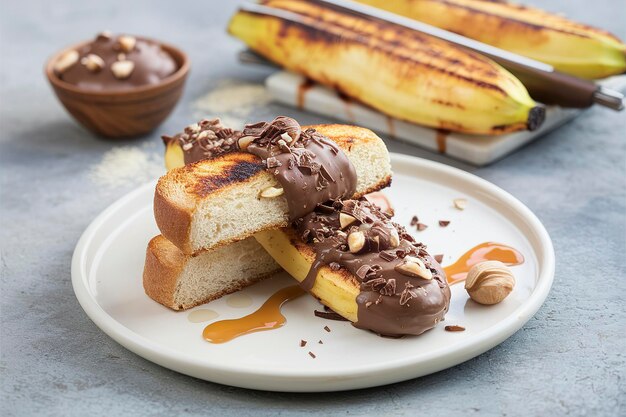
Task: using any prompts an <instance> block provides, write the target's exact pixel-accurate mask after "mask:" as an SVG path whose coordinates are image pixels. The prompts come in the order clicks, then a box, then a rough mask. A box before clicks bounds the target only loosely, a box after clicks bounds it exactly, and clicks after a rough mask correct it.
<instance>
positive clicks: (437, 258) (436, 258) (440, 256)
mask: <svg viewBox="0 0 626 417" xmlns="http://www.w3.org/2000/svg"><path fill="white" fill-rule="evenodd" d="M433 258H434V259H435V261H437V263H438V264H440V263H441V262H442V261H443V254H439V255H435V256H433Z"/></svg>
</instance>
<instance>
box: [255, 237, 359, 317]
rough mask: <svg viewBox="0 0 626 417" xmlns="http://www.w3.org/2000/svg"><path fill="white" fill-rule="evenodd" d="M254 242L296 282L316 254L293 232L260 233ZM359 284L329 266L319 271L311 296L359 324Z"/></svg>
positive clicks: (345, 273)
mask: <svg viewBox="0 0 626 417" xmlns="http://www.w3.org/2000/svg"><path fill="white" fill-rule="evenodd" d="M254 238H255V239H256V240H257V242H259V243H260V244H261V246H263V248H264V249H265V250H266V251H267V252H268V253H269V254H270V255H271V256H272V258H274V259H275V260H276V262H277V263H278V264H279V265H280V266H281V267H283V269H284V270H285V271H287V272H288V273H289V274H290V275H291V276H292V277H294V278H295V279H296V280H297V281H299V282H302V281H303V280H304V278H305V277H306V275H307V273H308V272H309V269H310V268H311V265H312V264H313V261H314V260H315V253H314V252H313V250H312V249H311V248H309V247H307V245H305V244H304V243H302V242H301V241H300V239H299V238H298V237H297V236H296V235H295V233H293V231H292V230H291V229H275V230H265V231H262V232H258V233H256V234H255V235H254ZM359 292H360V284H359V283H358V282H357V281H356V279H354V277H352V276H351V274H349V273H348V272H346V271H345V270H340V271H332V270H331V269H330V268H329V267H328V266H323V267H321V268H320V270H319V273H318V275H317V278H316V280H315V284H314V285H313V288H312V289H311V291H310V293H311V294H313V295H314V296H315V297H316V298H318V299H319V300H320V302H321V303H322V304H324V305H325V306H328V307H330V308H332V309H333V311H335V312H336V313H337V314H339V315H341V316H343V317H344V318H346V319H348V320H350V321H351V322H353V323H354V322H356V321H357V310H358V306H357V303H356V297H357V296H358V295H359Z"/></svg>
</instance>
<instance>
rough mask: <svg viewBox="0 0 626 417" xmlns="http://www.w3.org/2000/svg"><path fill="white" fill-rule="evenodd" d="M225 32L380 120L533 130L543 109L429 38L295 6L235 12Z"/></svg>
mask: <svg viewBox="0 0 626 417" xmlns="http://www.w3.org/2000/svg"><path fill="white" fill-rule="evenodd" d="M229 32H230V33H231V34H232V35H234V36H236V37H238V38H240V39H241V40H243V41H244V42H245V43H246V44H247V45H248V46H249V47H250V48H251V49H253V50H254V51H256V52H257V53H259V54H261V55H263V56H265V57H266V58H268V59H270V60H272V61H274V62H276V63H278V64H280V65H281V66H283V67H285V68H287V69H289V70H291V71H294V72H298V73H300V74H303V75H305V76H307V77H309V78H311V79H313V80H315V81H317V82H320V83H322V84H325V85H328V86H330V87H333V88H336V89H337V90H339V91H341V92H343V93H345V94H347V95H348V96H350V97H353V98H355V99H357V100H359V101H361V102H363V103H365V104H367V105H369V106H371V107H373V108H375V109H377V110H379V111H381V112H383V113H385V114H388V115H390V116H393V117H395V118H398V119H403V120H407V121H410V122H414V123H419V124H422V125H426V126H431V127H435V128H441V129H447V130H453V131H458V132H464V133H473V134H502V133H507V132H512V131H517V130H524V129H530V130H533V129H536V128H537V127H538V126H539V125H540V124H541V123H542V122H543V119H544V115H545V110H544V109H543V107H541V106H539V105H537V103H535V102H534V101H533V100H532V99H531V98H530V96H529V95H528V92H527V90H526V88H525V87H524V86H523V85H522V83H521V82H520V81H519V80H518V79H517V78H515V77H514V76H513V75H512V74H511V73H509V72H508V71H506V70H505V69H504V68H502V67H501V66H499V65H498V64H496V63H494V62H493V61H491V60H489V59H487V58H485V57H483V56H481V55H479V54H475V53H472V52H469V51H465V50H462V49H460V48H457V47H455V46H453V45H450V44H449V43H446V42H443V41H440V40H437V39H435V38H433V37H430V36H427V35H423V34H419V33H415V32H413V31H410V30H405V29H403V28H400V27H397V26H393V25H390V24H386V23H384V22H377V21H372V20H367V19H363V18H360V17H358V16H354V15H349V14H344V13H341V12H338V11H335V10H332V9H329V8H323V7H320V6H318V5H316V4H312V3H309V2H306V1H299V0H266V1H263V2H262V3H261V6H255V7H254V8H247V9H242V10H240V11H239V12H238V13H237V14H236V15H235V16H234V17H233V18H232V20H231V22H230V24H229Z"/></svg>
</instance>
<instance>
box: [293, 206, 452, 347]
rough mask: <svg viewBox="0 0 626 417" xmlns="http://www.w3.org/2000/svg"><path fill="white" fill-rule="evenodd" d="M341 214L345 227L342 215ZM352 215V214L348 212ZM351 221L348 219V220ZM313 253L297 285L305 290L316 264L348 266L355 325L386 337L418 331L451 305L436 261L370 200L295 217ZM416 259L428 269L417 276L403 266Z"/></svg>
mask: <svg viewBox="0 0 626 417" xmlns="http://www.w3.org/2000/svg"><path fill="white" fill-rule="evenodd" d="M342 214H343V216H342V217H343V218H344V227H343V228H342V227H341V221H340V216H341V215H342ZM347 216H350V217H347ZM350 219H354V220H352V222H351V223H350V224H346V223H347V222H348V221H350ZM295 227H296V229H297V231H298V233H299V235H300V236H301V238H302V240H303V241H304V242H307V243H309V244H311V245H312V247H313V249H314V250H315V253H316V258H315V261H314V263H313V265H312V266H311V269H310V271H309V273H308V275H307V277H306V278H305V279H304V280H303V281H302V283H301V286H302V287H303V288H304V289H305V290H307V291H309V290H311V288H313V285H314V284H315V279H316V278H317V275H318V272H319V269H320V268H321V267H322V266H325V265H328V266H329V267H330V268H331V269H334V270H339V269H341V268H344V269H346V270H347V271H349V272H350V273H352V274H353V275H354V277H355V278H356V279H357V280H358V282H359V283H360V293H359V295H358V296H357V299H356V302H357V305H358V312H357V317H358V320H357V322H356V323H354V326H355V327H358V328H362V329H368V330H372V331H374V332H376V333H379V334H381V335H385V336H402V335H407V334H411V335H419V334H421V333H423V332H425V331H426V330H429V329H431V328H433V327H434V326H435V325H436V324H437V323H438V322H439V321H441V320H442V319H443V317H444V315H445V313H446V312H447V311H448V307H449V305H450V289H449V287H448V284H447V282H446V276H445V273H444V272H443V270H442V269H441V267H440V266H439V264H438V263H437V262H436V261H435V260H434V259H433V258H432V257H431V256H430V255H429V254H428V253H427V252H426V248H425V246H424V245H422V244H419V243H415V242H414V240H413V238H412V237H411V236H410V235H408V234H407V233H406V231H405V230H404V228H403V227H402V226H399V225H398V224H396V223H393V222H391V221H390V220H389V218H388V217H387V216H386V215H385V214H383V213H382V212H380V211H379V210H378V209H377V208H376V207H374V206H373V205H372V204H370V203H368V202H365V201H354V200H348V201H345V202H344V203H340V202H335V203H334V204H333V205H332V206H326V205H324V206H319V207H318V208H317V209H316V211H315V212H313V213H310V214H308V215H307V216H305V217H304V218H303V219H300V220H298V221H296V222H295ZM353 233H362V234H363V237H364V239H363V245H362V247H359V246H360V245H357V246H354V245H350V242H351V239H350V238H349V236H350V235H351V234H353ZM415 259H418V260H419V261H418V262H421V263H422V264H423V266H424V268H425V269H427V270H428V272H429V273H425V274H424V275H425V276H426V277H428V275H430V279H427V278H425V277H421V276H416V275H414V274H411V273H409V272H407V269H406V268H403V266H404V265H406V264H407V263H409V262H414V260H415Z"/></svg>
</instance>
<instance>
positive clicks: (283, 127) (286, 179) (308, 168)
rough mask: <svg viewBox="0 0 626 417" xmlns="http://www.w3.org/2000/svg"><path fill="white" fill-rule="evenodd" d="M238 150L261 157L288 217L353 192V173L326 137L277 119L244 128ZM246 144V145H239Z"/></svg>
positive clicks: (292, 122) (337, 148) (283, 117)
mask: <svg viewBox="0 0 626 417" xmlns="http://www.w3.org/2000/svg"><path fill="white" fill-rule="evenodd" d="M239 144H240V147H243V146H245V148H246V150H247V151H248V152H250V153H252V154H253V155H256V156H258V157H260V158H261V159H262V160H263V161H264V163H265V164H266V166H267V169H268V170H269V171H270V172H272V173H273V174H274V175H275V177H276V179H277V180H278V182H279V183H280V185H281V186H282V188H283V190H284V193H285V197H286V199H287V203H288V205H289V218H290V220H292V221H293V220H296V219H298V218H301V217H302V216H304V215H306V214H308V213H310V212H311V211H313V210H314V209H315V207H316V206H317V205H318V204H319V203H323V202H326V201H329V200H334V199H342V198H349V197H352V195H353V194H354V193H355V191H356V182H357V178H356V171H355V169H354V166H352V163H351V162H350V160H349V159H348V157H347V156H346V155H345V154H344V153H343V151H342V150H341V149H340V148H339V147H338V146H337V144H336V143H334V142H333V141H331V140H330V139H329V138H327V137H325V136H323V135H322V134H320V133H318V132H316V131H315V129H307V130H305V131H302V128H301V127H300V125H299V124H298V122H296V121H295V120H294V119H292V118H289V117H285V116H279V117H277V118H275V119H274V120H273V121H272V122H270V123H267V122H260V123H256V124H251V125H246V127H245V128H244V130H243V136H242V137H241V138H240V139H239ZM242 144H246V145H242Z"/></svg>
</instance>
